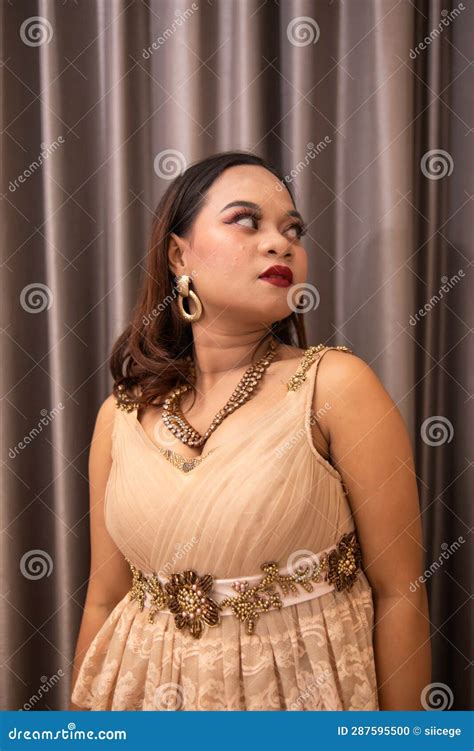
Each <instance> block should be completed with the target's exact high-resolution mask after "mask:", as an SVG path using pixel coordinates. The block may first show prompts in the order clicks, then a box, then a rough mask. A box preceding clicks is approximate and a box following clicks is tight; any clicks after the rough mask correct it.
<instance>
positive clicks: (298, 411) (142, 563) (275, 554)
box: [71, 345, 379, 711]
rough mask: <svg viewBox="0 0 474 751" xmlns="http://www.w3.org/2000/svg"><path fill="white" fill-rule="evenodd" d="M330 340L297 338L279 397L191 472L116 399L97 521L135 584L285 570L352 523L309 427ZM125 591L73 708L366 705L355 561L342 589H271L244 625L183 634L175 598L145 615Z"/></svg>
mask: <svg viewBox="0 0 474 751" xmlns="http://www.w3.org/2000/svg"><path fill="white" fill-rule="evenodd" d="M329 349H333V348H332V347H324V346H323V345H318V346H313V347H309V348H308V349H307V350H306V351H305V355H304V358H303V360H302V362H304V363H305V368H306V369H305V371H304V375H303V376H302V377H301V372H302V371H301V369H300V368H299V369H298V371H296V373H295V376H296V378H295V379H290V380H291V381H292V384H291V385H292V387H291V388H289V389H288V391H287V393H286V395H285V396H284V398H283V400H278V401H277V402H275V404H273V405H272V406H271V407H270V408H269V409H267V410H266V411H265V412H264V413H263V414H260V415H259V416H257V417H255V418H254V419H253V420H250V421H249V423H248V429H247V430H246V431H245V432H242V433H241V434H239V435H235V437H233V439H232V440H230V441H227V442H226V441H223V442H222V443H221V444H220V445H218V446H217V447H214V449H213V450H212V451H209V452H208V453H207V454H206V452H205V451H204V453H203V458H202V460H201V461H200V462H199V463H197V464H196V465H195V466H194V467H193V468H190V467H186V465H185V464H184V465H183V466H181V467H180V466H179V465H178V464H176V462H175V463H173V462H172V461H170V460H169V457H166V456H165V455H164V453H163V452H162V451H160V450H159V449H158V447H157V446H156V445H155V443H154V442H153V441H152V440H151V439H150V438H149V436H148V434H147V433H146V432H145V430H144V428H143V426H142V425H141V424H140V422H139V421H138V419H137V410H136V409H133V410H130V411H126V410H125V409H122V408H121V405H120V403H119V402H117V410H116V414H115V422H114V428H113V437H112V459H113V461H112V467H111V471H110V475H109V479H108V483H107V488H106V495H105V522H106V526H107V529H108V531H109V533H110V535H111V536H112V538H113V540H114V541H115V543H116V545H117V546H118V547H119V549H120V550H121V551H122V553H123V555H124V556H125V557H126V559H127V560H128V561H129V563H130V565H131V568H134V569H135V574H137V576H138V579H136V581H137V582H138V583H140V581H143V579H142V577H143V576H145V577H147V576H150V575H151V574H152V573H154V572H155V573H156V572H158V573H159V575H160V576H161V579H162V580H165V579H166V581H169V580H170V579H169V577H170V576H171V573H172V572H183V571H185V570H193V571H195V572H197V573H198V574H199V575H200V576H203V575H204V574H211V575H212V576H213V577H215V578H216V579H229V580H232V579H233V578H239V579H241V578H242V577H246V576H253V577H254V578H255V576H256V575H260V576H262V575H263V574H262V564H264V563H265V562H268V561H276V562H278V564H279V565H287V564H288V561H289V560H290V559H291V560H295V559H297V558H298V556H302V557H305V556H308V555H310V554H313V553H318V552H319V551H324V550H326V549H329V548H331V547H334V546H336V545H337V544H338V543H339V541H340V540H341V538H343V537H344V535H347V534H349V533H351V532H354V530H355V524H354V519H353V517H352V514H351V510H350V505H349V502H348V498H347V495H346V491H345V487H344V483H343V480H342V478H341V475H340V474H339V472H338V471H337V470H336V469H335V468H334V467H333V466H332V465H331V464H330V463H329V462H328V461H327V460H326V459H325V458H324V457H323V456H322V455H321V454H320V453H318V451H317V450H316V449H315V447H314V444H313V440H312V435H311V420H312V418H313V416H314V412H313V410H312V401H313V392H314V388H315V383H316V374H317V370H318V364H319V362H320V359H321V357H322V356H323V355H324V354H325V352H326V351H328V350H329ZM337 349H340V348H337ZM216 435H217V433H216ZM137 572H138V573H137ZM134 581H135V579H134ZM201 581H203V580H201ZM318 586H319V585H318ZM137 591H138V593H139V594H140V587H138V590H137V587H135V596H133V592H132V590H131V591H130V593H127V595H126V596H124V597H123V599H122V600H121V601H120V602H118V603H117V605H116V607H115V608H114V609H113V611H112V612H111V613H110V615H109V617H108V618H107V620H106V621H105V622H104V623H103V625H102V627H101V628H100V630H99V631H98V633H97V635H96V636H95V638H94V639H93V641H92V643H91V644H90V647H89V649H88V650H87V652H86V654H85V657H84V659H83V661H82V664H81V667H80V671H79V674H78V678H77V681H76V684H75V686H74V690H73V692H72V696H71V699H72V701H73V702H74V703H75V704H76V705H78V706H80V707H81V708H84V709H90V710H158V711H159V710H377V709H378V708H379V707H378V699H377V683H376V673H375V664H374V651H373V626H374V608H373V598H372V590H371V587H370V585H369V582H368V580H367V578H366V576H365V574H364V571H363V568H361V569H360V570H359V572H358V575H357V577H356V578H355V580H353V581H352V582H351V586H350V587H349V586H347V587H345V588H342V589H340V590H338V589H336V588H335V587H331V589H330V591H326V593H325V594H322V595H319V596H315V597H309V598H308V599H304V600H302V601H299V602H296V603H295V604H286V601H285V597H283V596H282V598H281V599H282V602H283V603H284V606H283V607H279V608H272V609H269V610H267V611H266V612H262V613H261V614H260V615H259V617H258V619H257V620H256V623H255V627H254V630H253V632H252V633H249V629H248V623H247V622H246V621H242V620H239V618H238V617H236V616H235V614H233V613H232V614H228V615H225V616H222V617H221V619H220V622H219V623H218V624H217V625H213V626H212V627H210V626H208V625H207V624H206V623H205V624H204V625H203V628H202V629H201V633H200V636H199V638H196V637H195V636H193V634H192V633H191V632H190V630H189V629H187V628H178V625H177V624H178V622H179V621H178V620H177V619H178V615H176V607H175V612H174V613H173V612H169V610H166V609H164V608H163V609H158V610H157V611H156V612H155V613H154V617H153V620H152V621H151V620H150V617H149V616H150V606H149V599H148V605H145V606H143V601H140V597H139V596H138V597H137V596H136V593H137ZM305 596H306V595H305ZM175 605H176V602H175Z"/></svg>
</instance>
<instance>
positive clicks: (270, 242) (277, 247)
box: [259, 232, 294, 258]
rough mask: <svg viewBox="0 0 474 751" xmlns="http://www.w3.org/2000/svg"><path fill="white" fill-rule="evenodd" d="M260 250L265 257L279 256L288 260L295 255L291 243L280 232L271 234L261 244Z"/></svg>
mask: <svg viewBox="0 0 474 751" xmlns="http://www.w3.org/2000/svg"><path fill="white" fill-rule="evenodd" d="M259 250H260V252H261V253H263V254H265V255H277V256H282V257H284V258H288V257H290V258H291V256H292V255H293V253H294V251H293V247H292V245H291V242H289V241H288V239H287V238H286V237H284V236H283V235H281V234H280V233H279V232H269V233H267V235H266V236H265V238H262V239H261V241H260V243H259Z"/></svg>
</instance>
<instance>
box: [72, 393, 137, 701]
mask: <svg viewBox="0 0 474 751" xmlns="http://www.w3.org/2000/svg"><path fill="white" fill-rule="evenodd" d="M116 409H117V407H116V406H115V400H114V397H113V395H111V396H109V397H108V398H107V399H106V400H105V401H104V402H103V404H102V406H101V407H100V409H99V411H98V414H97V419H96V423H95V428H94V434H93V436H92V442H91V447H90V452H89V497H90V515H89V523H90V536H91V567H90V574H89V584H88V587H87V594H86V599H85V603H84V612H83V616H82V621H81V627H80V630H79V636H78V639H77V645H76V653H75V657H74V663H73V671H72V681H71V686H72V688H73V687H74V686H75V683H76V680H77V675H78V673H79V669H80V666H81V664H82V660H83V658H84V655H85V653H86V651H87V650H88V648H89V646H90V645H91V643H92V641H93V639H94V637H95V636H96V634H97V633H98V631H99V629H100V628H101V626H102V625H103V623H104V622H105V620H106V619H107V618H108V616H109V614H110V613H111V612H112V610H113V609H114V607H115V605H116V604H117V603H118V602H119V601H120V600H121V599H122V598H123V597H124V596H125V594H126V593H127V592H128V591H129V589H130V586H131V575H130V569H129V566H128V564H127V562H126V561H125V559H124V556H123V554H122V553H121V552H120V550H119V549H118V548H117V546H116V545H115V543H114V541H113V540H112V538H111V537H110V535H109V533H108V532H107V529H106V527H105V521H104V496H105V488H106V485H107V480H108V477H109V473H110V468H111V465H112V457H111V445H112V438H111V436H112V429H113V423H114V418H115V410H116ZM72 688H71V694H72ZM69 709H70V710H74V709H82V708H81V707H78V706H76V705H75V704H74V703H73V702H72V701H70V704H69Z"/></svg>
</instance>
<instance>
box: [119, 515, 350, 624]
mask: <svg viewBox="0 0 474 751" xmlns="http://www.w3.org/2000/svg"><path fill="white" fill-rule="evenodd" d="M305 552H306V551H305ZM126 561H127V562H128V564H129V565H130V568H131V571H132V576H133V582H132V588H131V590H130V600H136V601H137V602H138V604H139V607H140V610H143V608H144V607H145V605H146V606H147V607H149V608H150V612H149V614H148V621H149V622H150V623H153V620H154V618H155V615H156V613H157V612H158V611H160V610H161V611H165V612H168V613H171V614H173V615H174V617H175V623H176V627H177V628H178V629H180V630H181V629H187V630H189V632H190V634H191V635H192V636H193V637H194V638H196V639H199V638H200V637H201V636H202V633H203V629H204V624H206V625H208V626H211V627H212V626H218V625H219V624H220V622H221V616H225V615H234V616H235V617H236V618H238V620H240V621H241V622H244V623H245V624H246V630H247V633H248V634H253V633H254V631H255V626H256V621H257V619H258V618H259V617H260V614H261V613H264V612H267V611H269V610H275V609H280V608H282V607H286V606H288V605H293V604H296V603H298V602H304V601H305V600H310V599H313V598H314V597H321V596H322V595H324V594H327V593H328V592H331V591H333V590H334V589H335V590H337V591H341V590H343V589H351V588H352V586H353V584H354V582H355V581H356V579H357V576H358V574H359V572H360V571H361V570H362V556H361V549H360V546H359V543H358V540H357V535H356V532H355V530H353V531H352V532H348V533H346V534H344V535H342V537H341V538H340V540H339V542H338V543H337V544H336V545H333V546H331V547H330V548H326V550H323V551H321V552H320V553H317V554H315V555H313V554H311V555H308V556H305V558H304V560H303V562H301V563H299V564H298V565H297V566H296V567H294V568H293V569H291V568H289V567H286V568H284V569H283V568H280V567H279V565H278V563H276V562H275V561H270V562H268V563H264V564H262V566H261V567H260V568H261V569H262V571H263V572H264V574H263V576H262V575H261V574H257V575H255V576H248V577H242V578H240V579H214V577H213V576H211V574H203V575H200V574H198V573H197V572H196V571H194V570H193V569H186V570H184V571H178V572H173V573H172V574H171V575H170V576H169V577H168V578H163V577H159V576H158V574H156V573H154V572H150V573H145V572H144V571H141V570H140V569H139V568H137V567H136V566H135V565H134V564H133V563H132V562H131V561H130V560H129V559H128V558H126ZM273 585H278V586H279V587H280V589H281V591H282V594H283V597H285V602H283V601H282V599H281V597H280V594H279V593H278V592H277V591H275V589H274V586H273ZM298 586H299V587H301V588H302V590H303V591H300V590H298Z"/></svg>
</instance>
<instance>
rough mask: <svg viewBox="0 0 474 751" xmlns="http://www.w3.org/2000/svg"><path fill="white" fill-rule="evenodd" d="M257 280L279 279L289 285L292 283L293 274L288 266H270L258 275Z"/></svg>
mask: <svg viewBox="0 0 474 751" xmlns="http://www.w3.org/2000/svg"><path fill="white" fill-rule="evenodd" d="M258 278H259V279H275V280H276V279H280V280H285V281H286V282H288V283H289V284H291V282H292V281H293V272H292V270H291V269H290V268H288V266H270V267H269V268H268V269H265V271H264V272H263V273H262V274H260V276H259V277H258Z"/></svg>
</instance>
